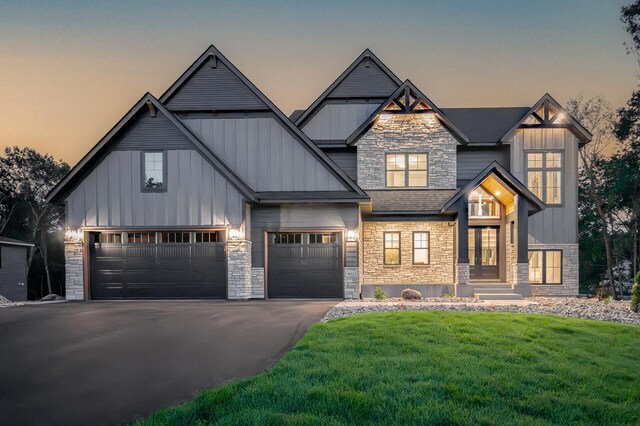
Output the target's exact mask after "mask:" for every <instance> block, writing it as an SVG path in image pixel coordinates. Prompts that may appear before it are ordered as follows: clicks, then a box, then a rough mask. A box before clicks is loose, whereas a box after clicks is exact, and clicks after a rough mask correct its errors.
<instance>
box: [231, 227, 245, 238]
mask: <svg viewBox="0 0 640 426" xmlns="http://www.w3.org/2000/svg"><path fill="white" fill-rule="evenodd" d="M242 234H243V233H242V229H241V228H240V227H234V228H231V229H229V239H230V240H241V239H242V237H243V235H242Z"/></svg>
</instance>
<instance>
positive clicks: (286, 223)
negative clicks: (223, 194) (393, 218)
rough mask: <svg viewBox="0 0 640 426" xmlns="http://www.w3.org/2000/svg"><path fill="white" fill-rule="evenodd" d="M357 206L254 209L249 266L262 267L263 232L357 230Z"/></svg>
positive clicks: (262, 207)
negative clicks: (250, 264)
mask: <svg viewBox="0 0 640 426" xmlns="http://www.w3.org/2000/svg"><path fill="white" fill-rule="evenodd" d="M359 217H360V214H359V210H358V205H357V204H355V203H354V204H332V205H313V204H310V205H281V206H254V207H253V208H252V209H251V240H252V242H253V244H252V246H251V250H252V255H251V259H252V266H254V267H263V266H264V232H265V231H277V230H283V231H284V230H294V231H304V230H314V231H315V230H324V229H331V230H349V229H356V228H357V227H358V220H359Z"/></svg>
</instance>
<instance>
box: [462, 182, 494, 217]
mask: <svg viewBox="0 0 640 426" xmlns="http://www.w3.org/2000/svg"><path fill="white" fill-rule="evenodd" d="M469 217H482V218H496V217H498V218H499V217H500V203H498V201H497V200H496V199H495V198H494V197H493V195H491V194H489V193H488V192H487V191H485V190H484V189H483V188H482V187H478V188H476V189H474V190H473V192H471V195H469Z"/></svg>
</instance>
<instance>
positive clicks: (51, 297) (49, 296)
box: [40, 294, 66, 302]
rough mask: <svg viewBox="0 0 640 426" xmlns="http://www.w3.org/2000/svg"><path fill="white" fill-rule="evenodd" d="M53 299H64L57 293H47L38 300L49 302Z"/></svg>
mask: <svg viewBox="0 0 640 426" xmlns="http://www.w3.org/2000/svg"><path fill="white" fill-rule="evenodd" d="M53 300H66V299H65V298H64V297H62V296H58V295H57V294H47V295H46V296H44V297H43V298H42V299H40V302H51V301H53Z"/></svg>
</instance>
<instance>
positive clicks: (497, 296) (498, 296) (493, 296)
mask: <svg viewBox="0 0 640 426" xmlns="http://www.w3.org/2000/svg"><path fill="white" fill-rule="evenodd" d="M473 295H474V296H475V297H477V298H478V299H480V300H522V296H521V295H519V294H518V293H477V292H474V293H473Z"/></svg>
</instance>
